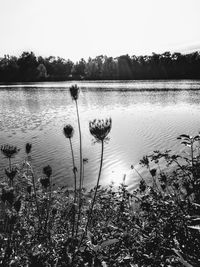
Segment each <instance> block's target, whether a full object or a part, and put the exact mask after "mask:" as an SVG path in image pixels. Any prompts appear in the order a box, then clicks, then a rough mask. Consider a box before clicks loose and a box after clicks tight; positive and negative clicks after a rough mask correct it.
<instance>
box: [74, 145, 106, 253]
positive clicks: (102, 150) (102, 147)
mask: <svg viewBox="0 0 200 267" xmlns="http://www.w3.org/2000/svg"><path fill="white" fill-rule="evenodd" d="M103 152H104V141H101V161H100V167H99V174H98V179H97V185H96V188H95V192H94V197H93V200H92V205H91V208H90V211H89V215H88V220H87V224H86V227H85V232H84V233H83V235H82V238H81V241H80V243H79V246H78V249H77V251H78V250H79V248H80V246H81V244H82V242H83V239H84V236H85V235H86V234H87V228H88V225H89V223H90V220H91V217H92V211H93V207H94V203H95V200H96V195H97V190H98V187H99V181H100V177H101V170H102V165H103ZM75 254H76V253H75ZM74 257H75V255H74Z"/></svg>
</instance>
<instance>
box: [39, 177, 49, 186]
mask: <svg viewBox="0 0 200 267" xmlns="http://www.w3.org/2000/svg"><path fill="white" fill-rule="evenodd" d="M40 183H41V185H42V186H44V188H47V187H48V186H50V179H49V178H48V177H43V178H41V179H40Z"/></svg>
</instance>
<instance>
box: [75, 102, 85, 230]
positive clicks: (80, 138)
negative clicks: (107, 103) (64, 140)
mask: <svg viewBox="0 0 200 267" xmlns="http://www.w3.org/2000/svg"><path fill="white" fill-rule="evenodd" d="M75 103H76V113H77V118H78V128H79V140H80V179H79V211H78V221H77V228H76V234H77V232H78V226H79V223H80V219H81V193H82V192H81V184H82V182H81V180H82V164H83V157H82V136H81V124H80V118H79V111H78V103H77V100H75Z"/></svg>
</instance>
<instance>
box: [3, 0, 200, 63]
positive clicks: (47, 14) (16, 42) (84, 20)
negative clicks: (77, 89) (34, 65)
mask: <svg viewBox="0 0 200 267" xmlns="http://www.w3.org/2000/svg"><path fill="white" fill-rule="evenodd" d="M199 13H200V0H0V56H3V55H4V54H10V55H19V54H21V52H22V51H33V52H34V53H35V54H36V55H42V56H49V55H54V56H61V57H64V58H70V59H71V60H73V61H76V60H79V59H80V58H81V57H83V58H85V59H87V58H88V57H89V56H91V57H95V56H97V55H102V54H103V55H108V56H114V57H115V56H119V55H122V54H127V53H128V54H130V55H133V54H136V55H139V54H143V55H144V54H151V53H152V52H157V53H160V52H164V51H167V50H170V51H175V50H176V51H181V52H184V51H191V50H198V49H199V50H200V30H199V27H200V15H199Z"/></svg>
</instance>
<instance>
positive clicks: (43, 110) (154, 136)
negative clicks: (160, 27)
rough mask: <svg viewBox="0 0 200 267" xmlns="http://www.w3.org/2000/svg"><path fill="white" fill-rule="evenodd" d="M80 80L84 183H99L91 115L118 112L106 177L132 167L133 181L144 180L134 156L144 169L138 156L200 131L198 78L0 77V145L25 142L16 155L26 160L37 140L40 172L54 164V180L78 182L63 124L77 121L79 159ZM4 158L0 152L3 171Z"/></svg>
mask: <svg viewBox="0 0 200 267" xmlns="http://www.w3.org/2000/svg"><path fill="white" fill-rule="evenodd" d="M72 84H77V85H78V86H79V87H80V95H79V100H78V103H79V111H80V118H81V128H82V132H83V154H84V155H83V156H84V158H88V163H86V164H85V166H84V168H85V180H84V184H85V187H87V188H91V187H92V186H94V185H95V183H96V179H97V173H98V168H99V161H100V149H101V147H100V145H99V144H94V142H93V137H92V136H91V135H90V133H89V127H88V124H89V121H90V120H93V119H95V118H96V119H98V118H100V119H101V118H108V117H111V118H112V123H113V124H112V130H111V133H110V141H109V142H108V144H106V145H105V155H104V163H103V171H102V177H101V182H100V184H102V185H108V184H109V183H111V181H113V182H114V183H115V184H119V183H121V182H122V180H123V176H124V175H126V183H127V184H128V185H129V187H130V188H134V186H135V185H136V184H137V182H138V179H139V177H138V175H137V174H136V173H135V172H133V170H131V168H130V166H131V165H132V164H133V165H134V166H135V167H136V168H137V169H138V170H139V171H140V172H143V170H142V169H141V167H140V165H139V164H138V163H139V160H140V159H141V158H142V157H143V155H146V154H148V153H151V152H152V151H153V150H157V149H160V150H165V149H172V150H173V151H175V152H180V151H182V150H183V147H182V146H181V145H180V144H179V143H178V142H177V140H176V138H177V136H178V135H180V134H183V133H186V134H191V135H192V134H197V133H198V132H199V131H200V91H199V90H200V81H192V80H181V81H120V82H115V81H114V82H104V81H102V82H85V81H84V82H83V81H82V82H53V83H29V84H14V85H0V145H2V144H6V143H8V144H13V145H17V146H18V147H19V148H20V149H21V150H20V153H19V154H18V155H17V156H16V157H15V159H14V161H13V162H16V163H19V162H21V161H22V160H23V158H24V156H25V153H24V147H25V144H26V143H27V142H30V143H32V145H33V149H32V162H33V168H34V170H35V172H36V174H37V177H38V178H39V177H40V176H41V174H42V168H43V167H44V166H45V165H47V164H49V165H51V166H52V169H53V177H54V181H55V183H56V184H59V185H68V186H69V187H71V186H73V174H72V160H71V153H70V146H69V140H68V139H66V138H65V137H64V135H63V127H64V126H65V125H66V124H69V123H70V124H72V125H73V126H74V128H75V135H74V138H73V140H72V142H73V146H74V151H75V157H76V162H77V166H78V162H79V159H78V156H79V139H78V127H77V120H76V110H75V104H74V102H73V101H72V99H71V97H70V93H69V87H70V86H71V85H72ZM6 164H7V162H6V160H5V159H4V158H3V156H2V155H0V168H1V170H0V175H1V176H2V175H4V168H5V167H6Z"/></svg>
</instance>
